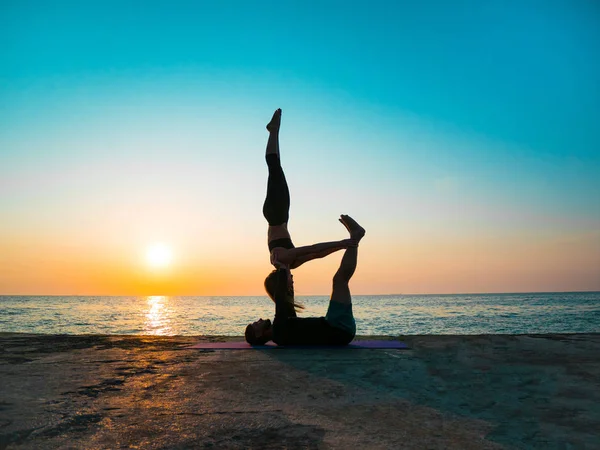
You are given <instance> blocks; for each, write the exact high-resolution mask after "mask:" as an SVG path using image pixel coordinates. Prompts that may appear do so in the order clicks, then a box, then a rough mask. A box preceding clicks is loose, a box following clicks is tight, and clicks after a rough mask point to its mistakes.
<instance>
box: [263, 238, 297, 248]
mask: <svg viewBox="0 0 600 450" xmlns="http://www.w3.org/2000/svg"><path fill="white" fill-rule="evenodd" d="M275 247H283V248H288V249H289V248H295V247H294V244H293V243H292V240H291V239H290V238H281V239H273V240H272V241H271V242H269V251H273V249H274V248H275Z"/></svg>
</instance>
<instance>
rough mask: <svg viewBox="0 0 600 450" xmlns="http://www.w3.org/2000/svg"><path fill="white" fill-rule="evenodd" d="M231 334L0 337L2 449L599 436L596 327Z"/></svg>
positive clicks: (478, 443) (306, 445)
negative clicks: (341, 341) (580, 330)
mask: <svg viewBox="0 0 600 450" xmlns="http://www.w3.org/2000/svg"><path fill="white" fill-rule="evenodd" d="M365 338H367V337H365ZM369 338H373V337H369ZM226 339H227V338H208V337H204V338H203V337H196V338H194V337H142V336H138V337H132V336H40V335H19V334H0V449H6V448H9V449H57V448H76V449H118V448H141V449H146V448H148V449H197V448H215V449H248V448H250V449H280V448H288V449H296V448H298V449H344V450H347V449H403V448H406V449H495V448H540V449H570V448H573V449H580V448H581V449H588V448H589V449H594V448H600V358H599V356H598V355H600V334H571V335H523V336H499V335H495V336H491V335H486V336H404V337H401V339H402V340H404V341H405V342H406V343H408V345H409V346H410V348H411V349H410V350H348V349H346V350H319V349H314V350H300V349H298V350H292V349H286V350H266V351H262V350H212V351H202V350H189V349H185V346H186V345H190V344H192V343H196V342H198V341H200V340H206V341H216V340H226ZM229 340H231V339H229ZM238 340H239V338H238Z"/></svg>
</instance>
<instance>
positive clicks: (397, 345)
mask: <svg viewBox="0 0 600 450" xmlns="http://www.w3.org/2000/svg"><path fill="white" fill-rule="evenodd" d="M185 348H187V349H198V350H274V349H308V348H311V349H324V348H328V349H339V350H344V349H386V348H387V349H406V348H408V346H407V345H406V344H405V343H404V342H401V341H396V340H391V341H385V340H373V341H366V340H365V341H353V342H352V343H350V344H349V345H346V346H335V345H319V346H316V345H295V346H278V345H276V344H274V343H272V342H269V343H267V344H266V345H254V346H252V345H249V344H248V343H246V342H244V341H237V342H199V343H198V344H195V345H192V346H189V347H185Z"/></svg>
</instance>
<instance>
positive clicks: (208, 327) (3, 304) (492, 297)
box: [0, 292, 600, 336]
mask: <svg viewBox="0 0 600 450" xmlns="http://www.w3.org/2000/svg"><path fill="white" fill-rule="evenodd" d="M297 300H299V301H300V302H301V303H303V304H304V305H305V310H304V311H303V312H302V313H301V314H300V316H301V317H313V316H324V315H325V314H326V311H327V305H328V302H329V298H328V297H327V296H305V297H300V296H299V297H297ZM353 310H354V316H355V319H356V324H357V334H359V335H380V336H398V335H421V334H436V335H441V334H523V333H594V332H600V292H551V293H547V292H546V293H526V294H523V293H521V294H464V295H357V296H353ZM273 313H274V307H273V303H272V302H271V300H270V299H269V298H268V297H267V296H256V297H226V296H213V297H167V296H149V297H128V296H123V297H92V296H0V332H9V333H36V334H114V335H116V334H126V335H164V336H172V335H188V336H198V335H204V336H241V335H243V332H244V328H245V326H246V325H247V324H248V323H249V322H252V321H254V320H256V319H258V318H264V319H266V318H271V319H272V317H273Z"/></svg>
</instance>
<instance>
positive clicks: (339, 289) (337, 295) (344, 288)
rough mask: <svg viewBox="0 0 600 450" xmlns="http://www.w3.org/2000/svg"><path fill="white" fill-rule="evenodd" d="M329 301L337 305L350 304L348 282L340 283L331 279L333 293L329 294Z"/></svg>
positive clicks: (334, 278) (350, 297)
mask: <svg viewBox="0 0 600 450" xmlns="http://www.w3.org/2000/svg"><path fill="white" fill-rule="evenodd" d="M331 300H332V301H334V302H339V303H352V296H351V295H350V288H349V287H348V281H347V280H343V281H340V280H339V279H336V277H333V291H332V292H331Z"/></svg>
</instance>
